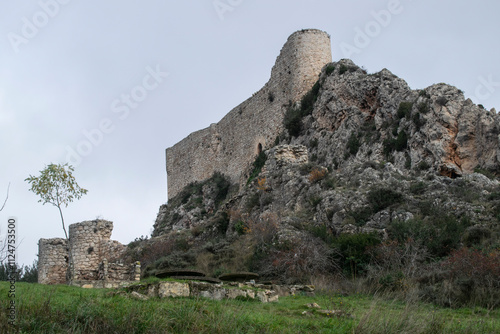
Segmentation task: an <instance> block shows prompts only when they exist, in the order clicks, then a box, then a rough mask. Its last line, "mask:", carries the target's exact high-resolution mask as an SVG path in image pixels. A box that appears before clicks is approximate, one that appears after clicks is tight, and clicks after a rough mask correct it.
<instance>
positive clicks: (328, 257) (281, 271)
mask: <svg viewBox="0 0 500 334" xmlns="http://www.w3.org/2000/svg"><path fill="white" fill-rule="evenodd" d="M259 262H260V263H259V269H260V274H261V275H262V276H264V277H270V278H276V279H279V280H280V281H282V282H285V283H298V282H307V281H310V280H311V277H313V276H315V275H320V274H328V273H333V272H340V267H339V266H338V264H336V263H335V261H334V250H333V249H332V248H330V247H328V246H326V245H325V244H324V243H323V242H322V241H321V240H319V239H316V238H312V237H304V238H301V239H300V240H287V241H282V242H280V243H279V244H278V245H277V247H273V248H270V249H269V250H268V252H267V256H264V257H262V258H261V259H260V261H259Z"/></svg>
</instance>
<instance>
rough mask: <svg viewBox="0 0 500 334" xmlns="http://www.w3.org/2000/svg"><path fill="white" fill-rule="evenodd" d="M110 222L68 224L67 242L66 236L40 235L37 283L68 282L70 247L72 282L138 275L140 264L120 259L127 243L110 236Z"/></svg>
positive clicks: (111, 229)
mask: <svg viewBox="0 0 500 334" xmlns="http://www.w3.org/2000/svg"><path fill="white" fill-rule="evenodd" d="M112 231H113V222H110V221H107V220H99V219H97V220H92V221H84V222H81V223H77V224H72V225H70V226H69V245H68V242H67V241H66V239H61V238H55V239H40V240H39V242H38V283H41V284H65V283H68V281H67V279H66V273H67V271H68V263H69V262H68V260H69V250H71V256H72V258H73V268H72V273H73V274H72V280H73V282H89V281H97V280H106V281H113V280H116V281H129V280H135V279H137V277H136V276H137V272H136V271H137V270H136V269H137V267H138V266H139V275H140V265H139V264H131V263H128V264H124V263H122V261H121V257H122V256H123V254H124V252H125V250H126V246H124V245H122V244H121V243H120V242H118V241H115V240H110V238H111V232H112Z"/></svg>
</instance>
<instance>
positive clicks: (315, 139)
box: [309, 138, 318, 149]
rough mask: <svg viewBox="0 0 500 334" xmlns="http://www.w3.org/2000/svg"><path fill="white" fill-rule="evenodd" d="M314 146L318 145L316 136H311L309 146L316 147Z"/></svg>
mask: <svg viewBox="0 0 500 334" xmlns="http://www.w3.org/2000/svg"><path fill="white" fill-rule="evenodd" d="M316 147H318V138H313V139H311V141H310V142H309V148H311V149H313V148H316Z"/></svg>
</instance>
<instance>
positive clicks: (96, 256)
mask: <svg viewBox="0 0 500 334" xmlns="http://www.w3.org/2000/svg"><path fill="white" fill-rule="evenodd" d="M112 231H113V222H110V221H106V220H92V221H85V222H81V223H77V224H72V225H70V226H69V240H70V247H71V252H72V257H73V268H74V276H73V278H74V279H75V280H95V279H98V277H97V276H98V275H97V272H98V269H99V264H100V263H101V262H102V261H103V259H105V258H110V256H114V255H115V254H110V253H108V252H109V251H110V249H111V248H113V249H114V247H110V246H111V245H113V244H114V243H112V242H110V238H111V232H112ZM114 245H115V246H117V245H116V244H114ZM121 247H122V248H124V247H125V246H123V245H121ZM113 253H116V250H114V251H113Z"/></svg>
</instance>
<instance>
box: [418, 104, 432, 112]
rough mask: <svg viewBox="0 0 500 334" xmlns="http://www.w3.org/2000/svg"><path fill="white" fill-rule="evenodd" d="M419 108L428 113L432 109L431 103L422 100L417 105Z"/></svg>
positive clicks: (420, 110)
mask: <svg viewBox="0 0 500 334" xmlns="http://www.w3.org/2000/svg"><path fill="white" fill-rule="evenodd" d="M417 109H418V111H419V112H421V113H422V114H427V113H428V112H429V111H430V107H429V104H428V103H426V102H420V103H419V104H418V106H417Z"/></svg>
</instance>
